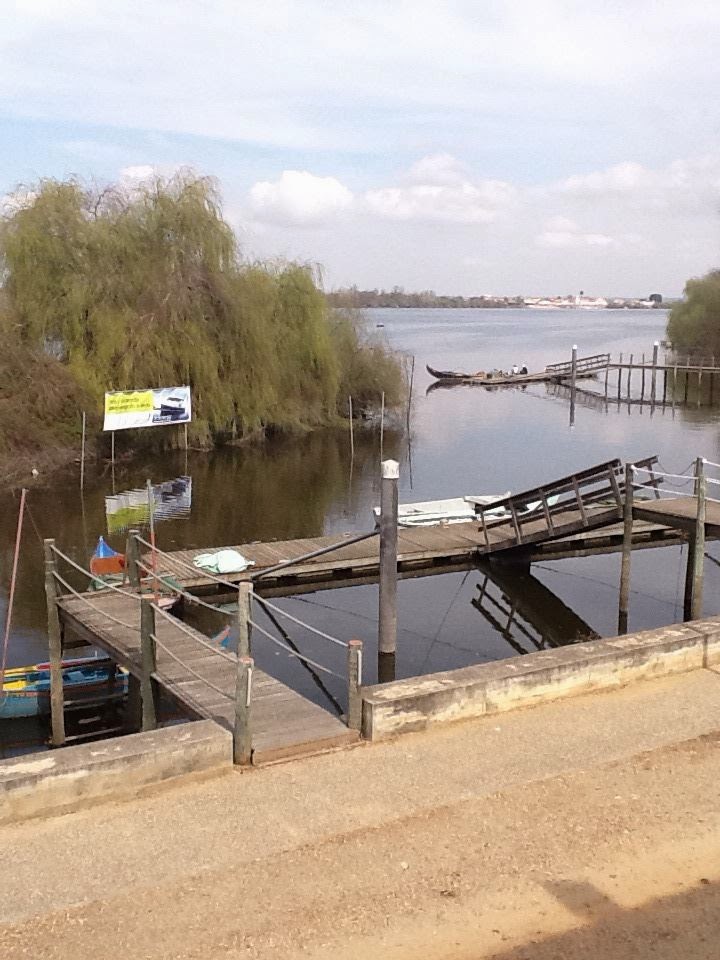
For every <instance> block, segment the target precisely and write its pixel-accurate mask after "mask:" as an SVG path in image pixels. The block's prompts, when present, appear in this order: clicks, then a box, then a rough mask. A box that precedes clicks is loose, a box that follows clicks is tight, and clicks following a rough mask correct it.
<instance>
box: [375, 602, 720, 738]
mask: <svg viewBox="0 0 720 960" xmlns="http://www.w3.org/2000/svg"><path fill="white" fill-rule="evenodd" d="M712 663H720V617H716V618H709V619H707V620H698V621H695V622H692V623H685V624H675V625H673V626H670V627H662V628H661V629H659V630H646V631H644V632H642V633H635V634H628V635H627V636H624V637H613V638H611V639H608V640H593V641H590V642H588V643H581V644H576V645H573V646H568V647H560V648H557V649H554V650H547V651H546V650H543V651H540V652H538V653H530V654H528V655H527V656H523V657H513V658H512V659H509V660H499V661H497V662H495V663H485V664H479V665H477V666H472V667H464V668H462V669H460V670H448V671H445V672H443V673H434V674H430V675H428V676H425V677H414V678H411V679H408V680H398V681H396V682H394V683H387V684H382V685H380V684H379V685H377V686H370V687H364V688H363V736H365V737H366V738H367V739H369V740H381V739H383V738H385V737H390V736H393V735H395V734H398V733H407V732H409V731H412V730H424V729H426V728H427V727H428V726H430V725H432V724H437V723H447V722H451V721H454V720H465V719H469V718H472V717H481V716H483V715H485V714H493V713H501V712H503V711H505V710H513V709H515V708H517V707H526V706H531V705H533V704H536V703H542V702H544V701H548V700H556V699H559V698H560V697H568V696H574V695H575V694H579V693H587V692H590V691H592V690H602V689H605V688H608V687H617V686H621V685H623V684H627V683H631V682H632V681H634V680H639V679H642V678H646V677H659V676H664V675H666V674H670V673H681V672H684V671H687V670H696V669H699V668H701V667H703V666H708V665H709V664H712Z"/></svg>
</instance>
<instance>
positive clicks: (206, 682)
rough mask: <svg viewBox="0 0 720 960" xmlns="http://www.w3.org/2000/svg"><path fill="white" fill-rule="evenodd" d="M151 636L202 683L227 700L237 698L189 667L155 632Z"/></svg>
mask: <svg viewBox="0 0 720 960" xmlns="http://www.w3.org/2000/svg"><path fill="white" fill-rule="evenodd" d="M150 637H151V638H152V640H153V641H154V642H155V643H156V644H157V646H158V647H160V649H161V650H163V651H164V652H165V653H166V654H167V655H168V656H169V657H171V658H172V659H173V660H174V661H175V662H176V663H179V664H180V666H181V667H184V668H185V670H187V672H188V673H189V674H191V675H192V676H193V677H195V678H196V679H197V680H199V681H200V682H201V683H204V684H206V685H207V686H208V687H210V689H211V690H214V691H215V692H216V693H219V694H220V696H221V697H225V698H226V699H227V700H234V699H235V698H234V697H233V696H232V695H231V694H229V693H226V692H225V691H224V690H221V689H220V687H216V686H215V684H214V683H212V681H210V680H208V679H207V677H203V676H201V675H200V674H199V673H198V672H197V671H196V670H193V668H192V667H189V666H188V665H187V664H186V663H184V662H183V661H182V660H181V659H180V657H177V656H175V654H174V653H173V652H172V651H171V650H169V649H168V648H167V647H166V646H165V644H164V643H161V641H160V640H158V638H157V637H156V636H155V634H154V633H151V634H150Z"/></svg>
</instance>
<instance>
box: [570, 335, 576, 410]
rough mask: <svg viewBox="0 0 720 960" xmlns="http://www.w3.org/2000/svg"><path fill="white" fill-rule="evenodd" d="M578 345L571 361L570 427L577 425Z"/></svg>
mask: <svg viewBox="0 0 720 960" xmlns="http://www.w3.org/2000/svg"><path fill="white" fill-rule="evenodd" d="M577 352H578V348H577V344H576V343H574V344H573V348H572V357H571V360H570V426H571V427H572V426H574V424H575V392H576V381H577Z"/></svg>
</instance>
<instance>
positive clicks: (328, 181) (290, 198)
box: [249, 170, 353, 226]
mask: <svg viewBox="0 0 720 960" xmlns="http://www.w3.org/2000/svg"><path fill="white" fill-rule="evenodd" d="M352 204H353V195H352V193H351V191H350V190H348V188H347V187H346V186H345V185H344V184H342V183H340V181H339V180H337V179H336V178H335V177H316V176H314V175H313V174H312V173H308V172H307V171H306V170H284V171H283V173H282V176H281V177H280V179H279V180H275V181H274V182H271V181H269V180H263V181H261V182H259V183H256V184H255V185H254V186H253V187H252V188H251V189H250V194H249V205H250V211H251V213H252V216H253V217H254V218H255V219H256V220H259V221H261V222H262V221H265V222H271V223H272V222H274V223H282V224H294V225H296V226H308V225H316V224H320V223H324V222H327V221H328V220H332V219H334V218H335V217H337V216H339V215H340V214H343V213H346V212H347V211H348V210H349V209H350V208H351V207H352Z"/></svg>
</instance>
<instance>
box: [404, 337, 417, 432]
mask: <svg viewBox="0 0 720 960" xmlns="http://www.w3.org/2000/svg"><path fill="white" fill-rule="evenodd" d="M414 381H415V354H413V357H412V363H411V365H410V386H409V388H408V402H407V415H406V421H407V432H408V433H410V407H411V404H412V393H413V383H414Z"/></svg>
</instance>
